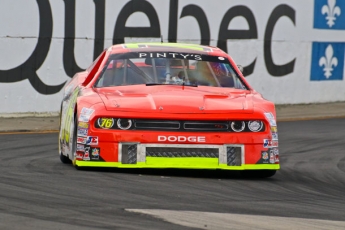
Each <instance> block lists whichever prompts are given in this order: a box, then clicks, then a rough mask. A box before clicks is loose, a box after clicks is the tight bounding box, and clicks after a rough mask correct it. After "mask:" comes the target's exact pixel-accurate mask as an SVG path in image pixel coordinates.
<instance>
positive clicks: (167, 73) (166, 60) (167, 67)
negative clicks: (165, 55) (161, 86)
mask: <svg viewBox="0 0 345 230" xmlns="http://www.w3.org/2000/svg"><path fill="white" fill-rule="evenodd" d="M165 71H166V74H165V82H167V83H168V82H170V77H171V75H170V60H169V59H165Z"/></svg>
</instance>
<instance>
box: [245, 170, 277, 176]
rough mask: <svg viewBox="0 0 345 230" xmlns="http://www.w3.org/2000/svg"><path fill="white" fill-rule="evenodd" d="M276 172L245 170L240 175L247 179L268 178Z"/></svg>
mask: <svg viewBox="0 0 345 230" xmlns="http://www.w3.org/2000/svg"><path fill="white" fill-rule="evenodd" d="M276 172H277V170H245V171H242V172H241V175H242V176H244V177H247V178H268V177H272V176H274V175H275V174H276Z"/></svg>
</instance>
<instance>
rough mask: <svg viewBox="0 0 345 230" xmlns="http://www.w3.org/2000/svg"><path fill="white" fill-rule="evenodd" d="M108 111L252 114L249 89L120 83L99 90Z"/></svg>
mask: <svg viewBox="0 0 345 230" xmlns="http://www.w3.org/2000/svg"><path fill="white" fill-rule="evenodd" d="M96 91H97V93H98V94H99V96H100V97H101V98H102V100H103V102H104V105H105V107H106V109H107V110H108V111H127V112H142V113H145V112H156V113H157V112H159V113H176V114H181V113H253V101H252V94H251V93H250V91H248V90H239V89H230V88H215V87H207V86H199V87H188V86H176V85H172V86H170V85H169V86H165V85H159V86H145V85H140V86H120V87H112V88H101V89H96Z"/></svg>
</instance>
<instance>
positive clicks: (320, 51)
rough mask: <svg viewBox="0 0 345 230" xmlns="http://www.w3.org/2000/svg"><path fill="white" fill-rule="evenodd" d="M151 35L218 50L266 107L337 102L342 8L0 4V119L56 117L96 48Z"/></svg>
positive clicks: (202, 2) (320, 2) (322, 2)
mask: <svg viewBox="0 0 345 230" xmlns="http://www.w3.org/2000/svg"><path fill="white" fill-rule="evenodd" d="M18 6H20V7H18ZM161 36H162V37H163V41H164V42H184V43H196V44H203V45H211V46H218V47H220V48H221V49H223V50H224V51H226V52H227V53H229V54H230V55H231V56H232V57H233V58H234V60H235V62H236V63H237V64H239V65H242V66H243V67H244V74H245V76H246V78H247V80H248V81H249V83H250V84H251V85H252V86H253V87H254V89H256V91H258V92H260V93H261V94H262V95H263V96H264V97H265V98H267V99H268V100H272V101H273V102H275V103H276V104H301V103H302V104H303V103H323V102H335V101H345V79H344V78H345V77H344V75H345V68H344V60H345V58H344V54H345V1H343V0H303V1H300V0H261V1H257V0H232V1H229V0H215V1H209V0H166V1H162V0H148V1H145V0H64V1H62V0H49V1H48V0H16V1H13V0H1V7H0V92H1V94H0V97H1V99H0V105H1V106H0V115H1V114H8V113H57V112H58V111H59V110H60V103H61V99H62V89H63V87H64V85H65V84H66V82H68V81H69V80H70V79H71V78H72V77H73V75H74V74H75V73H76V72H78V71H82V70H84V69H86V68H87V67H88V66H89V65H90V64H91V63H92V61H93V60H94V59H95V58H96V57H97V56H98V55H99V54H100V53H101V52H102V51H103V50H104V49H105V48H107V47H109V46H111V45H112V44H119V43H124V42H152V41H153V42H156V41H160V40H161Z"/></svg>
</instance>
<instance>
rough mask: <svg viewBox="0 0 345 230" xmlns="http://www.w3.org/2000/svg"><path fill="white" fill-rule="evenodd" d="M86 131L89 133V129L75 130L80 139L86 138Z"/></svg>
mask: <svg viewBox="0 0 345 230" xmlns="http://www.w3.org/2000/svg"><path fill="white" fill-rule="evenodd" d="M88 131H89V129H84V128H78V129H77V135H78V136H82V137H86V136H87V133H88Z"/></svg>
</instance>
